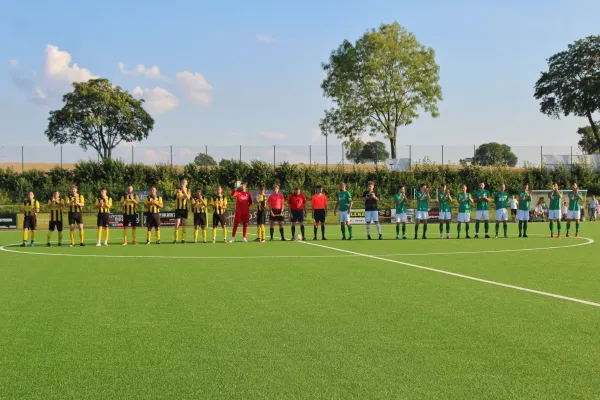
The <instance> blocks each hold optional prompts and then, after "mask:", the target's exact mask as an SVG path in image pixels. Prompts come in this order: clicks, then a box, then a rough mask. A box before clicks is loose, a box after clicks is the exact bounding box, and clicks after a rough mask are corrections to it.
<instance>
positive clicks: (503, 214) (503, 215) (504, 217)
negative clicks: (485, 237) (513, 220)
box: [496, 208, 508, 221]
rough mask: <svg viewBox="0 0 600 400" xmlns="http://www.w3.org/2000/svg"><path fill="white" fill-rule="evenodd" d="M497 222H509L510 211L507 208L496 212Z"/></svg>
mask: <svg viewBox="0 0 600 400" xmlns="http://www.w3.org/2000/svg"><path fill="white" fill-rule="evenodd" d="M496 221H508V211H507V210H506V208H499V209H497V210H496Z"/></svg>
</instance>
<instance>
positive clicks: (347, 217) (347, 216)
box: [340, 211, 350, 223]
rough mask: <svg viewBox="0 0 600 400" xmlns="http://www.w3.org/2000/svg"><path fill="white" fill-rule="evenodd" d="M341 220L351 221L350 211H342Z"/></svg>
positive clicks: (342, 221) (344, 221) (343, 221)
mask: <svg viewBox="0 0 600 400" xmlns="http://www.w3.org/2000/svg"><path fill="white" fill-rule="evenodd" d="M340 222H341V223H346V222H350V213H349V212H348V211H340Z"/></svg>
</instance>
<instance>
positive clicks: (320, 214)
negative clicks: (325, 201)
mask: <svg viewBox="0 0 600 400" xmlns="http://www.w3.org/2000/svg"><path fill="white" fill-rule="evenodd" d="M313 212H314V214H315V222H322V223H325V210H314V211H313Z"/></svg>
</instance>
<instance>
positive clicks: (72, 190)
mask: <svg viewBox="0 0 600 400" xmlns="http://www.w3.org/2000/svg"><path fill="white" fill-rule="evenodd" d="M71 193H73V194H74V195H75V194H77V185H72V186H71Z"/></svg>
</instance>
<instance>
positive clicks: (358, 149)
mask: <svg viewBox="0 0 600 400" xmlns="http://www.w3.org/2000/svg"><path fill="white" fill-rule="evenodd" d="M344 146H346V158H347V159H348V160H350V161H352V162H353V163H355V164H362V163H363V162H364V159H363V150H364V148H365V143H364V142H363V141H362V140H360V139H358V140H354V141H352V142H345V143H344Z"/></svg>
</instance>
